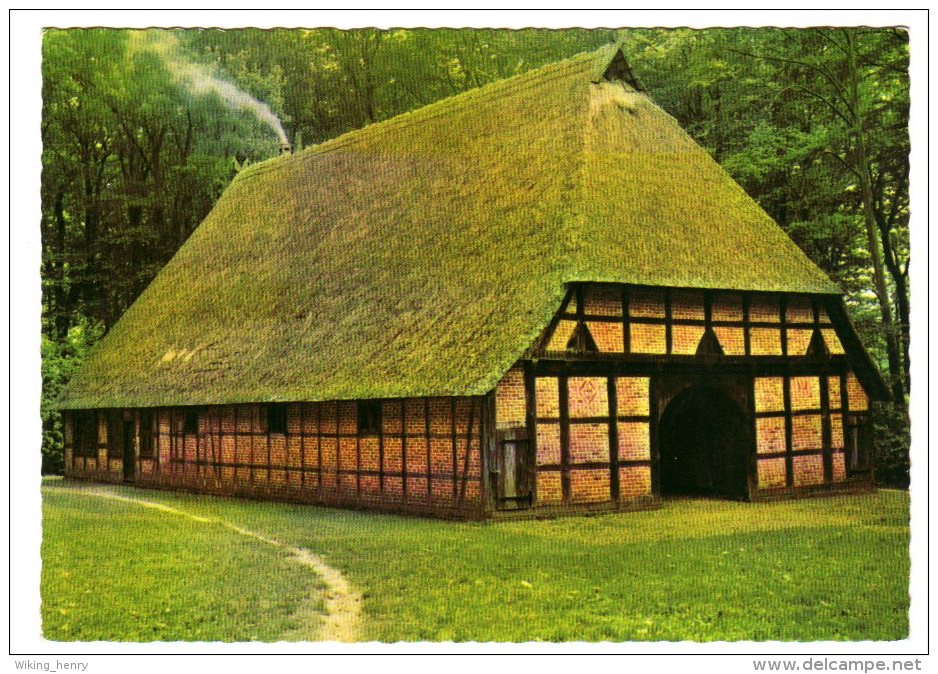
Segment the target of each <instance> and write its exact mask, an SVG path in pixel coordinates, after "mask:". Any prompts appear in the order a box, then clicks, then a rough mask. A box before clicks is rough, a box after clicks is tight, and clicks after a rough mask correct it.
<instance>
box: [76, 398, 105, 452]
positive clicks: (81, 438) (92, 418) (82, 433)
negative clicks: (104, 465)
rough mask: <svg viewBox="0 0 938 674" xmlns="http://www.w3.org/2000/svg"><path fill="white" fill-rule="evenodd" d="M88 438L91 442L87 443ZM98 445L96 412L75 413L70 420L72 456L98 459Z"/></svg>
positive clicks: (83, 411)
mask: <svg viewBox="0 0 938 674" xmlns="http://www.w3.org/2000/svg"><path fill="white" fill-rule="evenodd" d="M88 431H90V433H89V432H88ZM89 437H90V438H91V442H89ZM98 444H99V443H98V412H97V410H82V411H79V412H76V413H75V416H74V417H73V418H72V456H81V457H84V458H86V459H96V458H98Z"/></svg>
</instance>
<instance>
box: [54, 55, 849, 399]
mask: <svg viewBox="0 0 938 674" xmlns="http://www.w3.org/2000/svg"><path fill="white" fill-rule="evenodd" d="M617 53H618V48H604V49H602V50H600V51H599V52H594V53H591V54H584V55H580V56H577V57H574V58H572V59H569V60H567V61H562V62H559V63H556V64H552V65H549V66H546V67H544V68H540V69H538V70H535V71H531V72H529V73H526V74H524V75H519V76H517V77H513V78H511V79H508V80H504V81H502V82H497V83H494V84H492V85H489V86H486V87H482V88H480V89H477V90H474V91H470V92H468V93H466V94H462V95H460V96H456V97H453V98H451V99H446V100H444V101H440V102H438V103H435V104H433V105H430V106H427V107H425V108H421V109H420V110H417V111H415V112H411V113H408V114H405V115H401V116H399V117H395V118H394V119H391V120H388V121H386V122H382V123H379V124H375V125H373V126H369V127H367V128H365V129H361V130H358V131H354V132H351V133H348V134H345V135H343V136H340V137H339V138H336V139H334V140H332V141H328V142H326V143H323V144H322V145H319V146H315V147H312V148H308V149H307V150H305V151H303V152H300V153H297V154H295V155H293V156H283V157H279V158H276V159H273V160H270V161H267V162H264V163H263V164H259V165H257V166H255V167H252V168H251V169H249V170H246V171H244V172H242V173H241V174H240V175H239V176H238V177H237V178H236V179H235V180H234V181H233V182H232V184H231V185H230V186H229V187H228V189H227V190H226V191H225V193H224V194H223V196H222V197H221V199H220V200H219V201H218V203H217V204H216V205H215V207H214V209H213V210H212V212H211V213H210V214H209V215H208V217H207V218H206V219H205V221H204V222H203V223H202V225H201V226H200V227H199V228H198V229H197V230H196V231H195V232H194V233H193V235H192V236H191V237H190V239H189V240H188V241H187V242H186V243H185V245H183V247H182V248H181V249H180V250H179V252H178V253H177V254H176V255H175V257H173V259H172V260H171V261H170V262H169V263H168V264H167V265H166V267H165V268H164V269H163V270H162V271H161V272H160V273H159V275H158V276H157V277H156V279H155V280H154V281H153V283H152V284H151V285H150V286H149V287H148V288H147V290H146V291H145V292H144V293H143V294H142V295H141V296H140V298H139V299H138V300H137V301H136V302H135V303H134V304H133V306H131V308H130V309H129V310H128V311H127V312H126V314H125V315H124V316H123V317H122V318H121V319H120V321H118V323H117V324H116V325H115V326H114V327H113V328H112V330H111V331H110V332H109V334H108V335H107V336H106V337H105V338H104V339H103V340H102V341H101V343H100V344H99V345H98V346H97V347H96V348H95V349H94V350H93V351H92V353H91V354H90V355H89V357H88V359H87V361H86V363H85V364H84V366H83V367H82V368H81V369H80V370H79V371H78V372H77V374H76V375H75V377H74V378H73V379H72V381H71V383H70V384H69V386H68V387H67V389H66V390H65V392H64V395H63V397H62V406H63V407H65V408H95V407H122V406H126V407H135V406H159V405H178V404H215V403H232V402H249V401H256V402H263V401H291V400H311V401H312V400H330V399H356V398H379V397H408V396H425V395H430V396H433V395H478V394H483V393H486V392H488V391H489V390H491V389H492V388H493V387H494V385H495V383H496V382H497V381H498V379H499V378H500V377H501V376H502V375H503V374H504V372H505V371H507V369H508V368H509V367H510V366H511V365H512V364H513V363H514V362H515V361H516V360H517V359H518V357H519V356H521V355H522V354H523V353H524V351H525V350H526V349H527V348H528V347H529V346H530V345H531V344H532V343H533V341H534V340H535V339H536V337H537V336H538V335H539V334H540V332H541V331H542V329H543V328H544V326H545V325H546V324H547V323H548V322H549V320H550V318H551V316H552V315H553V313H554V312H555V311H556V310H557V308H558V306H559V304H560V302H561V299H562V297H563V294H564V287H565V283H567V282H570V281H575V280H592V281H613V282H623V283H637V284H650V285H671V286H694V287H706V288H733V289H750V290H773V291H787V292H804V293H823V294H839V292H840V291H839V289H838V288H837V287H836V286H835V285H834V284H833V283H832V282H831V281H830V280H829V279H827V278H826V277H825V276H824V274H823V273H822V272H821V271H820V270H819V269H818V268H817V267H816V266H814V265H813V264H812V263H811V262H810V261H809V260H808V259H807V257H806V256H805V255H804V254H803V253H802V252H801V251H800V250H799V249H798V248H797V247H796V246H795V245H794V244H793V243H792V242H791V240H790V239H789V238H788V237H787V236H786V235H785V234H784V232H782V230H781V229H780V228H779V227H778V226H777V225H776V224H775V223H774V222H773V221H772V220H771V219H770V218H769V217H768V215H766V214H765V212H764V211H762V209H761V208H759V206H758V205H757V204H756V203H755V202H754V201H753V200H752V199H751V198H750V197H749V196H747V195H746V194H745V192H744V191H743V190H742V189H741V188H740V187H739V186H738V185H737V184H736V183H735V182H734V181H733V180H732V179H731V178H730V177H729V176H728V175H727V174H726V173H725V172H724V171H723V170H722V169H721V168H720V167H719V166H718V165H717V164H716V163H715V162H714V161H713V160H712V159H711V158H710V156H709V155H708V154H707V153H706V152H705V151H704V150H702V149H701V148H700V147H698V146H697V145H696V144H695V143H694V142H693V141H692V140H691V139H690V137H689V136H687V134H686V133H685V132H684V131H683V130H682V129H681V128H680V127H679V126H678V124H677V123H676V122H675V121H674V120H673V119H672V118H671V117H670V116H668V115H667V114H666V113H665V112H663V111H662V110H661V109H660V108H658V107H657V106H656V105H655V104H654V103H653V102H652V101H651V99H650V98H648V97H647V96H646V95H645V94H643V93H640V92H638V91H636V90H635V89H634V88H633V87H632V86H631V85H630V84H628V83H626V82H622V81H606V80H604V79H602V78H601V77H598V76H597V73H600V74H601V73H602V72H603V71H604V66H605V65H606V64H609V63H610V61H611V60H612V58H613V57H614V56H615V55H616V54H617Z"/></svg>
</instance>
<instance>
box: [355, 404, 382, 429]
mask: <svg viewBox="0 0 938 674" xmlns="http://www.w3.org/2000/svg"><path fill="white" fill-rule="evenodd" d="M356 402H357V410H356V412H357V414H356V417H357V428H358V434H359V435H378V434H380V433H381V423H382V418H381V408H382V405H381V400H358V401H356Z"/></svg>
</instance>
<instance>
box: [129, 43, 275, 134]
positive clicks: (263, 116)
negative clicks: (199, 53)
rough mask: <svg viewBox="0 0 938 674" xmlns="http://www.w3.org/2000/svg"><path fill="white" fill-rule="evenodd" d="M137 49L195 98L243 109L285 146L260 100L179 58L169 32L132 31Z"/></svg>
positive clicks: (268, 111)
mask: <svg viewBox="0 0 938 674" xmlns="http://www.w3.org/2000/svg"><path fill="white" fill-rule="evenodd" d="M131 40H132V42H133V44H134V46H135V47H136V48H138V49H142V50H148V51H151V52H153V53H155V54H156V55H157V56H159V57H160V59H161V60H162V62H163V64H164V65H165V66H166V68H167V69H168V70H169V71H170V72H171V73H172V74H173V77H175V78H176V80H177V81H178V82H179V83H180V84H182V85H183V86H184V87H186V89H188V90H189V91H190V92H191V93H193V94H196V95H205V94H211V93H214V94H217V95H218V96H219V97H220V98H221V99H222V100H223V101H224V102H225V104H226V105H228V107H230V108H231V109H232V110H247V111H249V112H251V113H252V114H253V115H254V116H255V117H256V118H257V119H258V120H260V121H261V122H263V123H264V124H267V126H269V127H270V128H271V129H273V130H274V131H275V132H276V133H277V137H278V138H279V139H280V142H281V143H288V142H289V141H288V140H287V134H286V132H284V130H283V125H282V124H281V123H280V119H279V118H278V117H277V115H275V114H274V112H273V110H271V109H270V106H268V105H267V104H266V103H264V102H263V101H259V100H257V99H256V98H254V97H253V96H251V95H250V94H248V93H247V92H245V91H242V90H241V89H239V88H238V87H236V86H235V85H234V84H232V83H231V82H228V81H226V80H223V79H221V78H219V77H218V76H217V75H216V74H215V73H214V72H213V70H212V68H211V67H209V66H207V65H203V64H198V63H192V62H191V61H187V60H185V59H184V58H183V57H182V56H181V55H180V50H179V38H178V36H177V35H176V34H175V33H173V32H172V31H166V30H161V31H156V30H148V31H134V33H133V34H132V38H131Z"/></svg>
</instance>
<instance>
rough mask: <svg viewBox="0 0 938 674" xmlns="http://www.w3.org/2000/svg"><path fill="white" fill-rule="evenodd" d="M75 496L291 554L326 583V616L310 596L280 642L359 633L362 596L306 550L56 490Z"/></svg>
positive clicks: (99, 493) (94, 491)
mask: <svg viewBox="0 0 938 674" xmlns="http://www.w3.org/2000/svg"><path fill="white" fill-rule="evenodd" d="M57 488H58V489H63V490H66V491H70V492H72V493H76V494H82V495H86V496H95V497H98V498H106V499H111V500H114V501H125V502H128V503H134V504H136V505H139V506H142V507H144V508H152V509H153V510H159V511H160V512H164V513H168V514H170V515H178V516H179V517H185V518H187V519H190V520H193V521H195V522H202V523H205V524H220V525H221V526H223V527H225V528H226V529H228V530H230V531H233V532H235V533H236V534H239V535H241V536H245V537H247V538H253V539H254V540H256V541H259V542H261V543H264V544H265V545H270V546H272V547H276V548H280V549H281V550H283V551H284V552H286V553H288V554H289V555H290V559H292V560H293V561H295V562H296V563H298V564H302V565H303V566H306V567H309V568H310V569H312V570H313V571H314V572H315V573H316V575H318V576H319V577H320V578H321V579H322V580H323V582H324V583H325V584H326V589H325V591H324V593H323V595H324V599H325V603H326V615H322V614H321V613H320V612H319V610H318V596H317V595H315V594H314V595H313V596H311V597H309V598H307V599H306V600H305V601H304V602H302V603H301V604H300V606H299V608H297V610H296V613H295V614H294V617H295V618H297V619H298V620H299V623H300V624H299V626H298V627H296V628H295V629H293V630H290V631H288V632H285V633H284V634H281V635H280V640H281V641H345V642H349V641H358V640H359V636H358V630H359V626H360V622H361V604H362V598H361V595H360V594H359V593H358V592H357V591H356V590H355V589H354V588H353V587H352V585H351V584H350V583H349V582H348V580H346V578H345V576H343V575H342V572H341V571H339V570H338V569H334V568H332V567H331V566H329V565H328V564H326V563H325V562H324V561H323V559H322V558H321V557H320V556H319V555H316V554H314V553H312V552H310V551H309V550H307V549H305V548H297V547H293V546H291V545H287V544H286V543H283V542H281V541H278V540H276V539H274V538H268V537H267V536H264V535H263V534H259V533H257V532H256V531H251V530H249V529H244V528H242V527H239V526H237V525H235V524H232V523H231V522H226V521H225V520H222V519H218V518H208V517H200V516H198V515H193V514H192V513H187V512H185V511H183V510H177V509H176V508H172V507H170V506H167V505H163V504H162V503H157V502H155V501H146V500H144V499H138V498H132V497H130V496H122V495H121V494H115V493H113V492H111V491H108V490H106V489H102V488H100V487H93V488H86V487H57Z"/></svg>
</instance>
